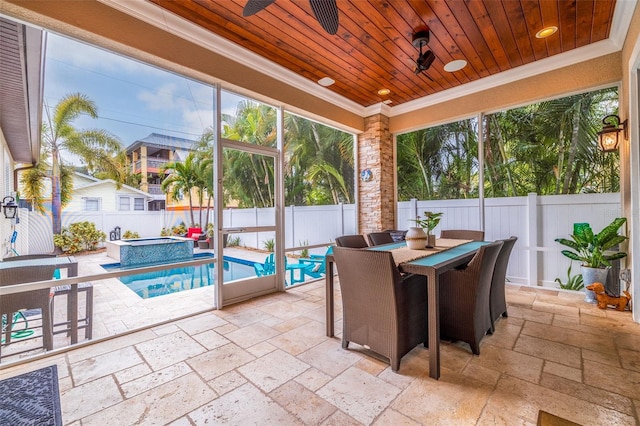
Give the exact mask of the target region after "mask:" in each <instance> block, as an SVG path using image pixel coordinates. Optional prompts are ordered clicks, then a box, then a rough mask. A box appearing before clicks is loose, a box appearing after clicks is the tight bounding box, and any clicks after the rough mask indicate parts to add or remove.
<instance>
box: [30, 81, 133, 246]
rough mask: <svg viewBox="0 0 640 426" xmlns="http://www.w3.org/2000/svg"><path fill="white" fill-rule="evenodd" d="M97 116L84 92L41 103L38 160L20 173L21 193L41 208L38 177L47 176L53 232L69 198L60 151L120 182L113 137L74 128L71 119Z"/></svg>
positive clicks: (41, 187) (66, 168)
mask: <svg viewBox="0 0 640 426" xmlns="http://www.w3.org/2000/svg"><path fill="white" fill-rule="evenodd" d="M83 114H84V115H88V116H90V117H91V118H98V111H97V107H96V105H95V103H94V102H93V101H91V100H90V99H89V98H87V96H85V95H83V94H80V93H73V94H69V95H67V96H65V97H64V98H63V99H62V100H60V102H59V103H58V104H57V105H56V106H55V108H54V109H53V111H51V110H50V109H49V108H48V107H47V106H46V105H45V121H44V122H43V124H42V131H41V133H42V152H41V161H40V163H39V164H38V166H37V167H36V168H34V169H30V170H28V171H27V172H26V173H24V174H23V177H22V184H23V187H24V191H25V195H26V196H27V197H28V198H30V199H31V201H32V204H33V205H34V208H35V209H36V210H37V211H39V212H44V207H43V200H44V195H43V191H44V185H42V179H43V178H44V177H50V179H51V217H52V224H53V233H54V234H60V232H61V225H62V218H61V211H62V207H63V206H64V205H65V204H66V203H67V202H68V201H69V200H70V199H71V192H72V185H73V184H72V181H71V176H72V168H71V167H70V166H69V165H67V164H65V163H64V161H63V160H62V158H61V153H62V152H66V153H70V154H73V155H75V156H77V157H79V158H80V159H81V161H82V162H83V163H84V164H85V166H86V167H87V169H88V170H89V171H90V172H91V173H94V172H97V171H102V172H104V173H107V174H108V175H109V176H110V177H112V178H115V180H116V182H121V176H122V174H121V170H122V167H121V165H120V164H119V161H118V158H119V153H120V152H121V150H122V145H121V143H120V141H119V140H118V138H117V137H115V136H113V135H111V134H110V133H108V132H107V131H105V130H101V129H89V130H78V129H76V128H75V127H74V126H73V121H74V120H75V119H77V118H78V117H80V116H81V115H83Z"/></svg>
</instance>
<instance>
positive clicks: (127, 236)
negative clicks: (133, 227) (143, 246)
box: [122, 230, 140, 240]
mask: <svg viewBox="0 0 640 426" xmlns="http://www.w3.org/2000/svg"><path fill="white" fill-rule="evenodd" d="M122 238H124V239H125V240H130V239H133V238H140V234H138V233H137V232H135V231H129V230H127V231H124V234H122Z"/></svg>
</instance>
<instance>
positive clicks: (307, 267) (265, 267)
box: [253, 253, 320, 286]
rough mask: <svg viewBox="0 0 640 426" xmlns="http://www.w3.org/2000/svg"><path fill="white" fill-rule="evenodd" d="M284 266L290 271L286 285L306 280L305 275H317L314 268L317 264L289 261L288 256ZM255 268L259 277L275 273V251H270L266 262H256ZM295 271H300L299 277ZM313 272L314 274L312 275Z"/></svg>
mask: <svg viewBox="0 0 640 426" xmlns="http://www.w3.org/2000/svg"><path fill="white" fill-rule="evenodd" d="M284 266H285V271H289V281H285V286H289V285H293V284H296V283H301V282H304V281H305V275H311V276H313V275H317V274H316V273H315V272H313V271H312V270H313V269H314V267H315V265H313V264H306V263H301V262H298V263H289V261H288V260H287V257H286V256H285V258H284ZM253 270H254V271H255V273H256V275H257V276H258V277H263V276H265V275H273V274H275V273H276V264H275V256H274V254H273V253H270V254H269V255H268V256H267V257H266V258H265V259H264V263H262V264H261V263H258V262H256V263H254V264H253ZM295 271H300V274H299V278H296V277H295ZM312 274H313V275H312ZM315 278H320V276H319V275H318V276H316V277H315Z"/></svg>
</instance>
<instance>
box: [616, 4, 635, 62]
mask: <svg viewBox="0 0 640 426" xmlns="http://www.w3.org/2000/svg"><path fill="white" fill-rule="evenodd" d="M637 3H638V2H637V0H617V1H616V7H615V9H614V10H613V19H612V20H611V30H610V31H609V39H610V40H611V41H612V42H613V43H614V44H615V45H616V46H618V49H619V50H621V49H622V46H623V45H624V41H625V39H626V38H627V32H628V31H629V26H630V25H631V18H633V12H634V11H635V10H636V5H637Z"/></svg>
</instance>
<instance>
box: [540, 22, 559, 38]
mask: <svg viewBox="0 0 640 426" xmlns="http://www.w3.org/2000/svg"><path fill="white" fill-rule="evenodd" d="M557 31H558V27H555V26H553V25H552V26H549V27H544V28H543V29H541V30H540V31H538V32H537V33H536V38H547V37H549V36H552V35H554V34H555V33H556V32H557Z"/></svg>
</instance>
